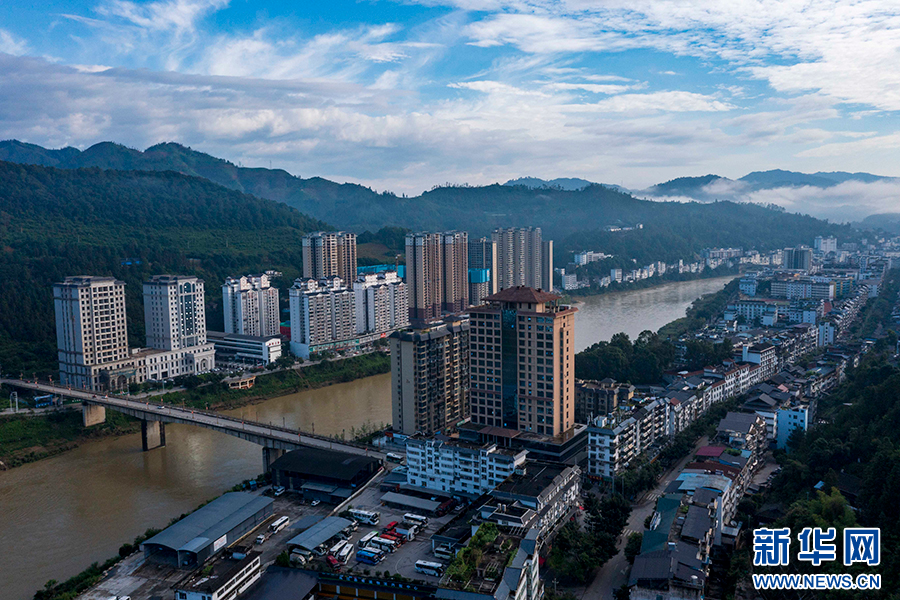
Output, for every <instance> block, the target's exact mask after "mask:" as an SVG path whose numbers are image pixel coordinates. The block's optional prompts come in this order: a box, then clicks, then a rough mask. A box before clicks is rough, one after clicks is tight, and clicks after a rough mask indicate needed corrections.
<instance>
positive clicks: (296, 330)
mask: <svg viewBox="0 0 900 600" xmlns="http://www.w3.org/2000/svg"><path fill="white" fill-rule="evenodd" d="M289 293H290V307H291V352H293V353H294V354H296V355H297V356H300V357H302V358H309V355H310V354H311V353H313V352H317V351H319V350H328V349H338V348H343V347H347V346H349V345H351V344H352V343H353V341H355V340H356V338H357V335H358V334H357V331H356V302H355V296H354V293H353V290H351V289H349V288H346V287H344V285H343V282H342V281H341V279H340V278H339V277H333V278H330V279H320V280H315V279H297V280H295V281H294V285H293V286H292V287H291V289H290V292H289Z"/></svg>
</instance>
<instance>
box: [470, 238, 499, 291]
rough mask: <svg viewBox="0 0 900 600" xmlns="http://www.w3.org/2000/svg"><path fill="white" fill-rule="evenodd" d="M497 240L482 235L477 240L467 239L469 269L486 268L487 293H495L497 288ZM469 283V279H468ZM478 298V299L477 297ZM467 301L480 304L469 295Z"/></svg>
mask: <svg viewBox="0 0 900 600" xmlns="http://www.w3.org/2000/svg"><path fill="white" fill-rule="evenodd" d="M496 264H497V242H495V241H494V240H493V238H488V237H483V238H478V239H477V240H469V269H470V270H471V269H478V270H484V269H487V270H488V286H487V287H488V292H487V293H488V294H496V293H497V292H498V291H500V290H498V289H497V270H496V268H495V266H496ZM469 282H470V283H471V279H470V280H469ZM479 300H480V299H479ZM469 302H471V303H472V304H475V305H477V304H480V303H481V302H480V301H479V302H476V301H475V300H474V299H473V298H472V297H471V296H470V297H469Z"/></svg>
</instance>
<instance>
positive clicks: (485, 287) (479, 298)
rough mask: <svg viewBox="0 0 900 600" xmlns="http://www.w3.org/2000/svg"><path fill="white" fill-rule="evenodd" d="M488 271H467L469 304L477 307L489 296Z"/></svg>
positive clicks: (489, 276)
mask: <svg viewBox="0 0 900 600" xmlns="http://www.w3.org/2000/svg"><path fill="white" fill-rule="evenodd" d="M491 293H492V292H491V271H490V269H472V268H470V269H469V304H471V305H472V306H478V305H479V304H481V303H482V302H483V300H484V298H486V297H488V296H490V295H491Z"/></svg>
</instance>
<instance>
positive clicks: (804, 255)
mask: <svg viewBox="0 0 900 600" xmlns="http://www.w3.org/2000/svg"><path fill="white" fill-rule="evenodd" d="M781 266H782V268H785V269H794V270H798V271H809V268H810V267H811V266H812V249H810V248H803V247H800V248H785V249H784V252H783V254H782V259H781Z"/></svg>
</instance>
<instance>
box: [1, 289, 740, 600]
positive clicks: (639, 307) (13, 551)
mask: <svg viewBox="0 0 900 600" xmlns="http://www.w3.org/2000/svg"><path fill="white" fill-rule="evenodd" d="M729 279H730V278H719V279H706V280H698V281H690V282H683V283H672V284H666V285H663V286H659V287H656V288H652V289H646V290H636V291H632V292H620V293H616V294H606V295H602V296H592V297H586V298H585V299H584V300H583V303H582V304H581V305H579V309H580V310H579V312H578V314H577V316H576V325H577V328H576V335H575V344H576V350H581V349H583V348H585V347H587V346H589V345H590V344H593V343H594V342H596V341H599V340H601V339H609V337H610V336H611V335H612V334H614V333H616V332H619V331H625V332H626V333H628V334H629V335H630V336H632V337H634V336H636V335H637V334H639V333H640V332H641V331H643V330H644V329H658V328H659V327H661V326H663V325H665V324H666V323H668V322H669V321H672V320H674V319H676V318H678V317H681V316H683V315H684V311H685V308H687V306H688V305H689V304H690V303H691V302H692V301H693V300H694V299H696V298H697V297H699V296H701V295H703V294H707V293H710V292H715V291H718V290H720V289H721V288H722V287H723V286H724V285H725V283H726V282H727V281H728V280H729ZM230 414H233V415H241V414H243V415H244V416H245V417H246V418H247V419H252V420H255V421H264V422H271V423H275V424H282V423H283V424H285V425H287V426H289V427H298V428H300V429H303V430H308V431H314V432H315V433H322V434H334V435H340V434H341V433H342V432H344V433H345V434H346V435H347V436H348V437H349V435H350V431H351V428H353V427H355V428H359V427H361V426H363V425H364V424H366V423H369V424H371V425H379V424H381V423H384V424H387V423H390V421H391V386H390V376H389V375H377V376H375V377H369V378H366V379H361V380H358V381H353V382H350V383H343V384H339V385H333V386H330V387H327V388H323V389H319V390H313V391H307V392H301V393H298V394H291V395H288V396H283V397H280V398H274V399H272V400H267V401H265V402H262V403H260V404H257V405H254V406H248V407H245V408H243V409H237V410H234V411H230ZM261 470H262V452H261V450H260V448H259V446H256V445H254V444H251V443H249V442H245V441H243V440H240V439H238V438H235V437H231V436H229V435H226V434H223V433H217V432H214V431H210V430H208V429H202V428H198V427H191V426H188V425H169V426H167V427H166V447H164V448H159V449H156V450H152V451H150V452H142V451H141V440H140V434H133V435H127V436H123V437H120V438H115V439H103V440H98V441H94V442H90V443H87V444H84V445H83V446H81V447H79V448H76V449H75V450H72V451H70V452H67V453H64V454H61V455H59V456H56V457H53V458H49V459H46V460H42V461H39V462H36V463H32V464H28V465H24V466H22V467H18V468H16V469H12V470H11V471H6V472H2V473H0V600H26V599H28V598H31V596H32V594H33V593H34V592H35V590H37V589H38V588H40V587H42V586H43V585H44V583H45V582H46V581H47V580H48V579H57V580H63V579H66V578H68V577H71V576H72V575H74V574H76V573H78V572H79V571H81V570H82V569H84V568H85V567H87V566H88V565H90V563H92V562H94V561H103V560H105V559H106V558H109V557H110V556H113V555H115V554H116V552H117V551H118V548H119V546H120V545H121V544H122V543H124V542H130V541H131V540H133V539H134V537H135V536H137V535H138V534H140V533H142V532H143V531H145V530H146V529H147V528H148V527H162V526H164V525H166V524H168V522H169V521H170V520H171V519H172V518H173V517H176V516H178V515H180V514H182V513H184V512H188V511H190V510H192V509H194V508H196V507H197V505H199V504H201V503H202V502H204V501H206V500H208V499H210V498H212V497H214V496H217V495H219V494H221V493H222V492H223V491H225V490H226V489H228V488H230V487H231V486H232V485H234V484H235V483H238V482H240V481H242V480H244V479H248V478H250V477H253V476H255V475H257V474H258V473H260V471H261Z"/></svg>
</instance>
